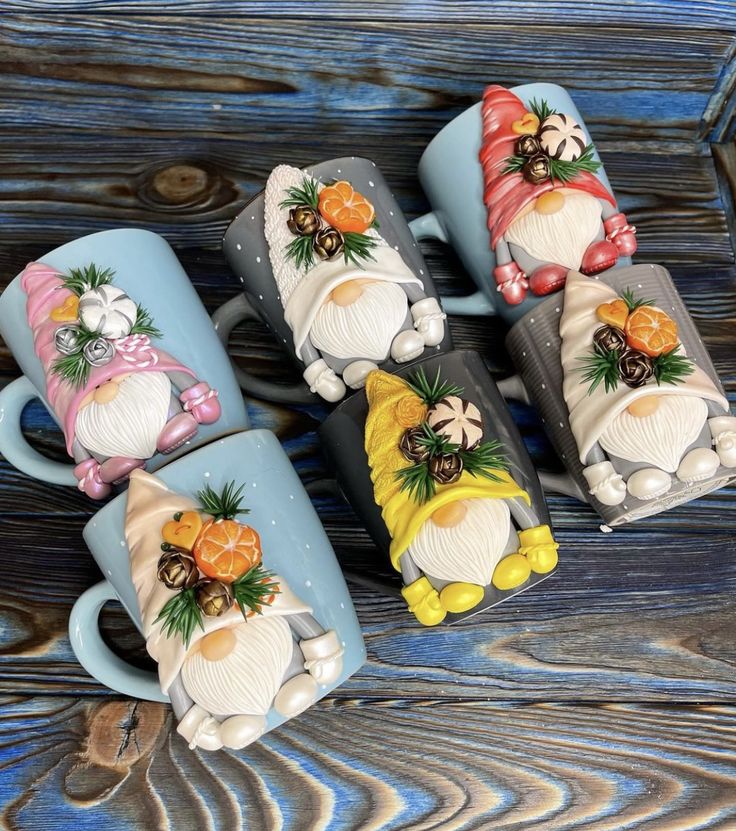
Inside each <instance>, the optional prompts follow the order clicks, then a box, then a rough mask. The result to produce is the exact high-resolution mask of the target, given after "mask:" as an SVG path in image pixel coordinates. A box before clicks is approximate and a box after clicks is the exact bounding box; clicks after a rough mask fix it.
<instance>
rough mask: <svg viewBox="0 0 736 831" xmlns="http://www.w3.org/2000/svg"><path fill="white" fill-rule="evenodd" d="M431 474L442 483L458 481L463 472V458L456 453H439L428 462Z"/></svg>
mask: <svg viewBox="0 0 736 831" xmlns="http://www.w3.org/2000/svg"><path fill="white" fill-rule="evenodd" d="M428 469H429V475H430V476H431V477H432V478H433V479H434V480H435V482H437V483H438V484H440V485H451V484H452V483H453V482H457V480H458V479H459V478H460V474H461V473H462V472H463V460H462V459H461V458H460V457H459V456H457V455H455V454H454V453H439V454H438V455H436V456H432V458H431V459H430V460H429V463H428Z"/></svg>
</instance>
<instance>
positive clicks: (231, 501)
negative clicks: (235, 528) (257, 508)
mask: <svg viewBox="0 0 736 831" xmlns="http://www.w3.org/2000/svg"><path fill="white" fill-rule="evenodd" d="M244 489H245V485H241V486H240V487H239V488H238V489H237V490H235V482H228V483H227V484H226V485H225V487H224V488H223V489H222V490H221V491H220V493H218V492H217V491H216V490H215V489H214V488H212V487H210V486H209V485H205V486H204V487H203V488H202V490H201V491H199V492H198V493H197V498H198V499H199V502H200V505H201V507H202V510H203V511H204V512H205V513H208V514H211V515H212V517H213V518H214V519H215V520H218V519H235V517H236V516H238V514H248V513H250V511H249V510H248V509H247V508H241V507H240V503H241V501H242V499H243V490H244Z"/></svg>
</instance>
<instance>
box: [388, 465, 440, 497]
mask: <svg viewBox="0 0 736 831" xmlns="http://www.w3.org/2000/svg"><path fill="white" fill-rule="evenodd" d="M396 478H397V479H398V480H399V481H400V482H401V488H400V490H402V491H407V492H408V494H409V496H411V497H412V499H414V501H415V502H419V503H420V504H422V503H424V502H429V500H430V499H431V498H432V497H433V496H434V495H435V493H436V485H435V481H434V479H433V478H432V477H431V476H430V474H429V468H428V467H427V463H426V462H416V463H414V464H413V465H409V466H408V467H403V468H401V470H398V471H396Z"/></svg>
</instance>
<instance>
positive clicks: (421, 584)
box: [401, 577, 447, 626]
mask: <svg viewBox="0 0 736 831" xmlns="http://www.w3.org/2000/svg"><path fill="white" fill-rule="evenodd" d="M401 593H402V594H403V595H404V600H406V602H407V604H408V605H409V611H410V612H411V613H412V614H413V615H414V617H415V618H416V619H417V620H418V621H419V623H421V624H422V625H423V626H436V625H437V624H438V623H442V621H443V620H444V619H445V616H446V615H447V612H446V610H445V609H443V608H442V603H441V602H440V596H439V594H438V593H437V589H435V587H434V586H433V585H432V584H431V583H430V582H429V580H427V578H426V577H420V578H419V579H418V580H415V581H414V582H413V583H409V585H408V586H404V588H403V589H402V590H401Z"/></svg>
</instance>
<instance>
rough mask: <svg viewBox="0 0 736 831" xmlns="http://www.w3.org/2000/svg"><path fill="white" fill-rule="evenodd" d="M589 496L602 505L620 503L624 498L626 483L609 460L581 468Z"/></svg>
mask: <svg viewBox="0 0 736 831" xmlns="http://www.w3.org/2000/svg"><path fill="white" fill-rule="evenodd" d="M583 476H585V478H586V480H587V482H588V487H589V489H590V490H589V491H588V493H590V494H591V496H594V497H595V498H596V499H597V500H598V501H599V502H601V503H603V504H604V505H620V504H621V502H623V501H624V499H626V484H625V483H624V480H623V477H622V476H621V474H620V473H616V470H615V468H614V467H613V465H612V464H611V463H610V462H609V461H605V462H596V464H594V465H589V466H588V467H586V468H585V469H584V470H583Z"/></svg>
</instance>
